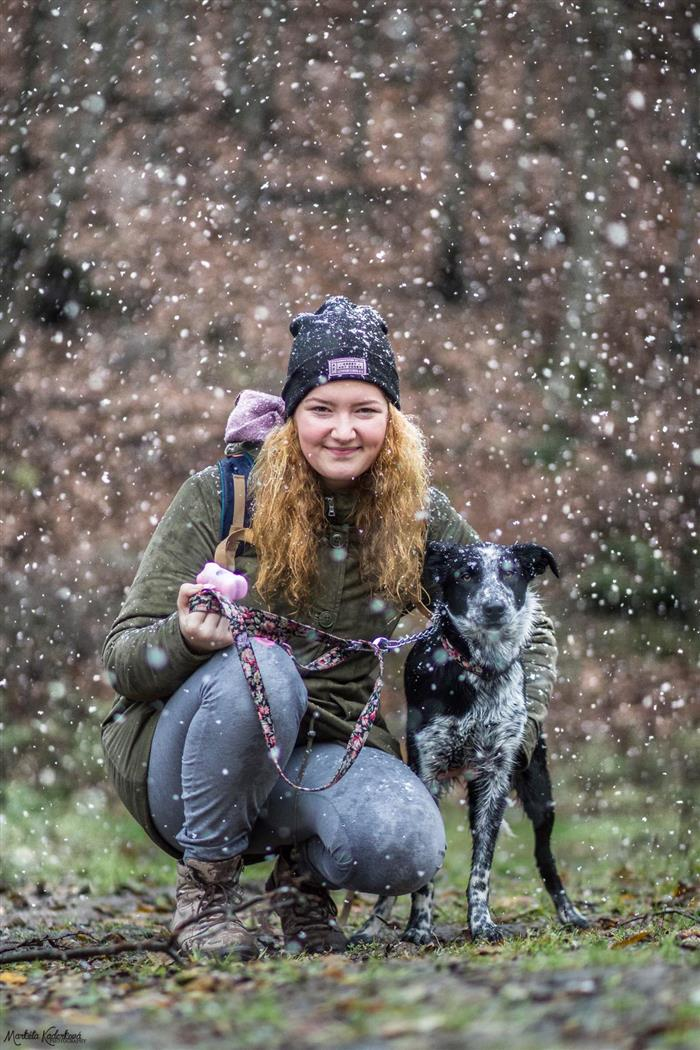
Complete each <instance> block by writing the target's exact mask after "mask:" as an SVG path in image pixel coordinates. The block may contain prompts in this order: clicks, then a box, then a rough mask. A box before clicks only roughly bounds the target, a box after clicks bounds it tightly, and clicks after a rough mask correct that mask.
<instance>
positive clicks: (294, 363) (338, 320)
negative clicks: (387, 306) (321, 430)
mask: <svg viewBox="0 0 700 1050" xmlns="http://www.w3.org/2000/svg"><path fill="white" fill-rule="evenodd" d="M289 331H290V332H291V333H292V335H293V336H294V342H293V343H292V352H291V354H290V355H289V365H288V366H287V381H286V383H285V384H284V389H283V390H282V398H283V400H284V406H285V415H286V418H287V419H289V417H290V416H292V415H293V414H294V410H295V409H296V407H297V405H298V404H299V402H300V401H301V400H302V399H303V398H305V397H306V395H307V394H308V393H309V391H310V390H313V389H314V388H315V387H317V386H321V385H322V384H323V383H332V382H333V380H337V379H359V380H362V381H363V382H365V383H374V384H375V386H378V387H379V388H380V389H381V390H383V391H384V393H385V394H386V396H387V397H388V399H389V401H391V403H392V405H395V406H396V408H400V407H401V406H400V404H399V377H398V373H397V371H396V361H395V360H394V352H393V350H392V349H391V344H390V343H389V340H388V339H387V332H388V329H387V326H386V323H385V322H384V321H383V319H382V318H381V317H380V316H379V314H378V313H377V311H376V310H373V309H372V307H371V306H356V305H355V304H354V303H352V302H350V300H349V299H347V298H346V297H345V296H344V295H333V296H331V297H330V298H328V299H326V300H325V302H324V303H323V305H322V306H320V307H319V308H318V310H317V311H316V313H314V314H299V315H298V316H297V317H295V318H294V320H293V321H292V323H291V324H290V326H289Z"/></svg>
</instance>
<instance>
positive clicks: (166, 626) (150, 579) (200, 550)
mask: <svg viewBox="0 0 700 1050" xmlns="http://www.w3.org/2000/svg"><path fill="white" fill-rule="evenodd" d="M217 479H218V474H217V472H216V468H208V469H207V470H205V471H202V472H201V473H199V474H195V475H194V476H193V477H191V478H188V480H187V481H186V482H185V483H184V485H182V487H181V488H180V490H179V492H178V493H177V495H176V496H175V498H174V499H173V501H172V503H171V504H170V506H169V507H168V509H167V510H166V512H165V514H164V515H163V517H162V519H161V521H160V522H159V524H158V526H157V528H156V530H155V532H154V533H153V536H152V537H151V540H150V542H149V544H148V547H147V548H146V551H145V553H144V555H143V558H142V559H141V563H140V565H139V568H138V571H137V573H136V577H135V579H134V582H133V583H132V585H131V587H130V588H129V591H128V594H127V597H126V599H125V601H124V604H123V605H122V608H121V610H120V612H119V615H118V616H117V618H116V620H115V621H114V624H113V625H112V628H111V630H110V632H109V634H108V635H107V638H106V640H105V644H104V647H103V650H102V659H103V662H104V665H105V667H106V669H107V672H108V675H109V679H110V682H111V683H112V685H113V686H114V688H115V689H116V691H117V692H118V693H121V694H122V695H123V696H125V697H126V698H127V699H128V700H143V701H149V700H160V699H165V698H167V697H169V696H171V695H172V694H173V693H174V692H175V690H176V689H178V688H179V687H180V686H181V685H182V683H183V682H184V681H185V680H186V679H187V678H189V676H190V675H191V674H192V672H193V671H195V670H196V669H197V667H199V665H200V664H201V663H204V662H205V661H206V660H208V659H209V658H210V656H211V654H210V653H201V654H200V653H193V652H192V651H191V650H190V649H188V647H187V645H186V644H185V641H184V638H183V637H182V633H181V631H180V625H179V623H178V616H177V611H176V607H177V595H178V591H179V589H180V586H181V585H182V584H183V583H193V582H194V579H195V577H196V576H197V573H198V572H199V571H200V569H201V568H202V567H203V565H204V563H205V562H206V561H209V560H211V558H212V557H213V554H214V550H215V548H216V544H217V543H218V530H219V513H220V511H219V504H220V497H219V485H218V480H217Z"/></svg>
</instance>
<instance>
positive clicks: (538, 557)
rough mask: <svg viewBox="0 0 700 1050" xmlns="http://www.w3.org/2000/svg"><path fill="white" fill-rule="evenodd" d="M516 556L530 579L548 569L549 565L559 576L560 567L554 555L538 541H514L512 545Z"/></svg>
mask: <svg viewBox="0 0 700 1050" xmlns="http://www.w3.org/2000/svg"><path fill="white" fill-rule="evenodd" d="M511 551H512V552H513V555H514V557H516V558H517V559H518V561H519V562H520V564H521V565H522V567H523V568H524V569H525V571H526V573H527V574H528V576H529V577H530V579H534V577H535V576H541V575H542V573H543V572H546V571H547V566H549V568H550V569H551V570H552V572H553V573H554V575H555V576H556V577H557V579H558V578H559V567H558V565H557V563H556V560H555V558H554V555H553V554H552V552H551V551H550V550H547V548H546V547H540V545H539V544H538V543H514V544H513V546H512V547H511Z"/></svg>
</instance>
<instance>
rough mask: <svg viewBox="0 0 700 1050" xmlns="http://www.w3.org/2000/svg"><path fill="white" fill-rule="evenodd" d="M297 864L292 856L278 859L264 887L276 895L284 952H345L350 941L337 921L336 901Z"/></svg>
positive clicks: (275, 908)
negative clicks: (301, 870) (285, 950)
mask: <svg viewBox="0 0 700 1050" xmlns="http://www.w3.org/2000/svg"><path fill="white" fill-rule="evenodd" d="M295 861H296V858H295V857H294V855H293V854H292V856H291V857H290V858H286V857H283V856H281V855H280V856H278V858H277V863H276V864H275V866H274V868H273V869H272V874H271V875H270V878H269V879H268V880H267V882H266V883H265V889H266V891H267V892H268V893H270V892H272V891H273V890H276V891H277V892H276V894H275V907H274V910H275V911H276V912H277V914H278V915H279V917H280V922H281V924H282V933H283V934H284V946H285V948H286V949H287V951H288V952H291V953H292V954H294V955H297V954H299V953H300V952H308V953H309V954H310V955H311V954H313V955H318V954H321V953H322V952H344V951H345V948H346V947H347V943H348V939H347V937H346V936H345V934H344V933H343V931H342V930H341V928H340V926H339V925H338V922H337V920H336V916H337V914H338V909H337V908H336V906H335V901H334V900H333V898H332V897H331V895H330V893H329V892H328V890H327V889H324V887H323V886H319V885H318V884H317V883H315V882H313V880H312V879H311V877H310V876H309V875H306V874H303V873H301V872H300V871H299V869H298V868H297V867H296V863H295ZM285 890H287V891H288V893H287V894H286V895H285Z"/></svg>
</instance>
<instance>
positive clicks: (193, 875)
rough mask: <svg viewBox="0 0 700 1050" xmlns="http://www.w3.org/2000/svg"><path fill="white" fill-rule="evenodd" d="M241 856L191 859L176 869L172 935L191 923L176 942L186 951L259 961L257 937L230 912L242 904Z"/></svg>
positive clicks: (171, 924) (171, 925)
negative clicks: (183, 925) (182, 924)
mask: <svg viewBox="0 0 700 1050" xmlns="http://www.w3.org/2000/svg"><path fill="white" fill-rule="evenodd" d="M242 868H243V858H242V857H240V856H239V857H232V858H231V859H227V860H196V859H195V858H192V859H191V860H188V861H186V862H185V863H183V864H178V866H177V887H176V890H175V900H176V908H175V914H174V916H173V918H172V921H171V923H170V929H171V932H173V933H174V932H175V929H176V928H177V927H178V926H179V925H180V924H181V923H183V922H185V921H186V920H190V919H191V920H192V921H191V922H189V924H188V925H187V926H186V927H185V928H184V929H183V930H182V932H181V933H179V934H178V937H177V943H178V944H179V945H180V947H182V948H184V949H185V951H186V952H193V951H199V952H202V954H204V955H220V956H224V955H235V956H236V957H237V958H239V959H241V960H242V961H247V960H249V959H257V957H258V955H259V954H260V952H259V951H258V946H257V944H256V941H255V937H254V936H253V934H252V933H250V931H249V930H247V929H246V927H245V926H244V925H243V922H242V921H241V919H239V917H238V915H236V914H235V913H233V914H231V909H232V908H235V907H236V906H237V905H239V904H242V903H243V893H242V891H241V889H240V887H239V885H238V880H239V878H240V874H241V869H242Z"/></svg>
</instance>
